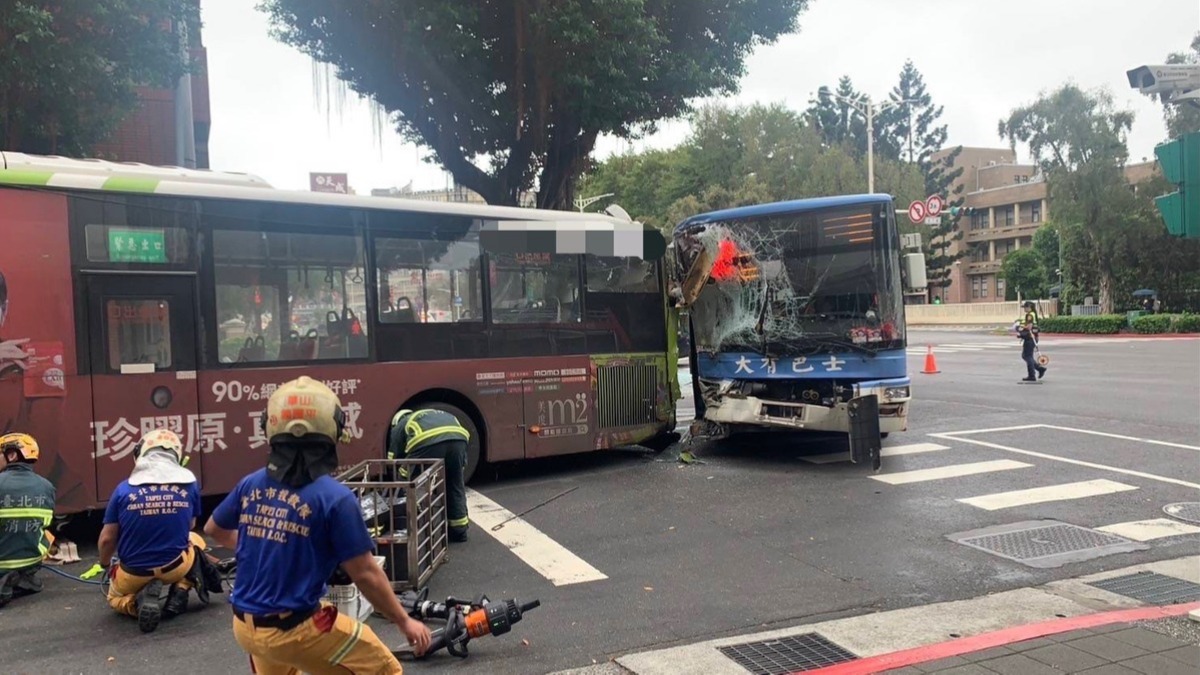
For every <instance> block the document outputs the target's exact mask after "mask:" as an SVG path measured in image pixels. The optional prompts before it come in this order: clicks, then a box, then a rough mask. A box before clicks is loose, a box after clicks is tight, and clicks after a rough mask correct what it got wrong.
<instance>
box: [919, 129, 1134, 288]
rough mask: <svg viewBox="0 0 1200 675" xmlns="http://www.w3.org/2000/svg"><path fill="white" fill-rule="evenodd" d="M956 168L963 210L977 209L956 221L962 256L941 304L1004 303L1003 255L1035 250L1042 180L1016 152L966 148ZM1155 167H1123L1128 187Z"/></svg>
mask: <svg viewBox="0 0 1200 675" xmlns="http://www.w3.org/2000/svg"><path fill="white" fill-rule="evenodd" d="M954 149H955V148H948V149H945V150H942V151H941V152H940V153H938V154H936V155H934V157H935V159H940V158H942V157H945V156H947V155H948V154H949V153H950V152H952V151H953V150H954ZM954 166H955V167H956V168H957V167H962V169H963V173H962V175H961V176H960V177H959V178H958V180H957V181H956V183H955V186H952V187H951V193H953V190H954V187H956V186H957V185H962V186H963V187H964V188H965V190H964V192H963V196H964V203H963V206H968V207H973V208H975V209H980V210H981V211H980V212H979V213H976V214H974V215H973V216H970V217H964V218H961V219H960V220H959V228H960V229H961V230H962V231H963V232H964V236H963V238H962V239H961V240H959V241H957V242H954V243H953V244H952V245H951V251H952V252H955V253H957V252H959V251H965V252H966V255H965V256H964V257H963V258H962V259H960V260H959V261H957V262H956V263H955V264H954V269H953V270H952V271H951V274H950V280H951V284H950V286H949V287H948V288H945V289H938V290H936V291H934V293H935V294H944V295H943V296H942V301H943V302H947V303H955V302H1002V301H1004V298H1005V291H1006V289H1005V287H1004V280H1003V279H1001V278H999V276H998V273H999V272H1000V265H1001V263H1002V262H1003V261H1004V256H1006V255H1008V254H1009V253H1011V252H1013V251H1016V250H1019V249H1021V248H1026V247H1029V246H1032V245H1033V233H1034V232H1036V231H1037V229H1038V228H1039V227H1041V226H1042V224H1043V223H1044V222H1045V221H1046V218H1047V215H1048V214H1049V212H1050V204H1049V201H1048V198H1049V191H1048V186H1047V183H1046V179H1045V175H1044V174H1042V172H1041V170H1040V169H1039V168H1038V166H1037V165H1035V164H1018V163H1017V161H1016V153H1015V152H1013V151H1012V150H1010V149H1008V148H971V147H964V148H963V149H962V152H961V153H960V154H959V155H958V157H956V158H955V161H954ZM1156 170H1157V169H1156V166H1155V164H1154V162H1145V163H1140V164H1130V165H1128V166H1126V168H1125V175H1126V178H1127V179H1128V180H1129V181H1130V183H1135V184H1136V183H1138V182H1140V181H1142V180H1145V179H1146V178H1149V177H1150V176H1151V175H1152V174H1153V173H1154V172H1155V171H1156Z"/></svg>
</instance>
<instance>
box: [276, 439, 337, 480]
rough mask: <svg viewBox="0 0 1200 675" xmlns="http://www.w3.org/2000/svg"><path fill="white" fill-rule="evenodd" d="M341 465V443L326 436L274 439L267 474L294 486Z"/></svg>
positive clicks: (323, 474) (314, 478) (331, 471)
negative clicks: (338, 456)
mask: <svg viewBox="0 0 1200 675" xmlns="http://www.w3.org/2000/svg"><path fill="white" fill-rule="evenodd" d="M337 465H338V458H337V446H336V445H334V444H333V443H331V442H329V439H327V438H325V437H323V436H314V437H312V438H309V437H304V438H291V437H285V438H282V439H280V440H279V441H272V442H271V452H270V454H269V455H267V475H269V476H270V477H271V478H274V479H275V480H277V481H279V482H280V483H283V484H284V485H287V486H288V487H292V488H301V487H304V486H305V485H308V484H309V483H311V482H313V481H315V480H317V479H318V478H320V477H321V476H325V475H328V474H331V473H333V472H334V471H335V470H337Z"/></svg>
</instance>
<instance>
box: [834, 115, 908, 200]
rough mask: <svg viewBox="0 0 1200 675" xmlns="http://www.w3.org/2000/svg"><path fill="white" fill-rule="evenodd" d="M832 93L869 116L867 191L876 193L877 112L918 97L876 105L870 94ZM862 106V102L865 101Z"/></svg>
mask: <svg viewBox="0 0 1200 675" xmlns="http://www.w3.org/2000/svg"><path fill="white" fill-rule="evenodd" d="M831 95H832V96H833V97H834V98H836V99H838V100H840V101H845V102H846V103H848V104H849V105H850V107H852V108H854V109H855V110H857V111H858V112H859V113H861V114H862V115H863V116H865V117H866V118H867V192H868V193H869V194H875V113H876V112H878V111H882V110H887V109H888V108H891V107H892V106H897V105H903V104H905V103H916V102H917V101H916V99H912V98H906V99H903V100H900V101H891V100H888V101H885V102H884V103H883V104H882V105H879V106H876V105H875V104H874V103H873V102H872V101H871V97H870V96H863V97H862V98H861V99H853V98H850V97H849V96H842V95H841V94H834V93H831ZM864 102H865V105H863V106H862V107H860V104H862V103H864Z"/></svg>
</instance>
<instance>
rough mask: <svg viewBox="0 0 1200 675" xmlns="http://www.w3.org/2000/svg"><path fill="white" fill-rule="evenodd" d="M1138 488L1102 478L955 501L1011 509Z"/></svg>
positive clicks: (995, 508)
mask: <svg viewBox="0 0 1200 675" xmlns="http://www.w3.org/2000/svg"><path fill="white" fill-rule="evenodd" d="M1136 489H1137V487H1135V486H1133V485H1125V484H1124V483H1118V482H1116V481H1111V480H1105V479H1103V478H1101V479H1099V480H1085V481H1081V482H1078V483H1063V484H1062V485H1047V486H1046V487H1039V488H1031V489H1028V490H1013V491H1011V492H997V493H995V494H990V495H982V496H979V497H970V498H967V499H957V500H955V501H959V502H962V503H963V504H970V505H971V506H975V507H978V508H981V509H985V510H987V511H998V510H1000V509H1010V508H1013V507H1015V506H1026V505H1028V504H1044V503H1046V502H1057V501H1065V500H1068V499H1083V498H1085V497H1097V496H1099V495H1107V494H1112V493H1114V492H1125V491H1127V490H1136Z"/></svg>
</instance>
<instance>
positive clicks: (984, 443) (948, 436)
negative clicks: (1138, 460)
mask: <svg viewBox="0 0 1200 675" xmlns="http://www.w3.org/2000/svg"><path fill="white" fill-rule="evenodd" d="M1039 426H1041V425H1038V424H1033V425H1030V426H1027V427H1013V428H1014V429H1033V428H1037V427H1039ZM992 431H1007V429H992ZM959 433H964V432H957V431H956V432H950V433H942V434H929V436H930V438H940V439H943V440H947V441H962V442H963V443H971V444H973V445H980V446H983V447H985V448H993V449H995V450H1007V451H1008V452H1015V453H1017V454H1019V455H1027V456H1029V457H1038V458H1040V459H1052V460H1054V461H1056V462H1063V463H1065V464H1074V465H1076V466H1086V467H1088V468H1091V469H1101V470H1103V471H1112V472H1113V473H1122V474H1125V475H1126V476H1137V477H1138V478H1145V479H1148V480H1155V481H1158V482H1160V483H1171V484H1172V485H1182V486H1184V487H1190V488H1195V489H1197V490H1200V485H1197V484H1196V483H1189V482H1187V481H1185V480H1179V479H1178V478H1171V477H1169V476H1158V475H1155V474H1152V473H1146V472H1144V471H1134V470H1132V469H1122V468H1120V467H1117V466H1108V465H1107V464H1097V463H1095V462H1085V461H1083V460H1081V459H1071V458H1070V457H1059V456H1058V455H1048V454H1046V453H1044V452H1034V451H1033V450H1022V449H1021V448H1014V447H1011V446H1008V445H1000V444H999V443H988V442H987V441H977V440H975V439H973V438H962V437H960V436H956V435H955V434H959ZM965 433H970V434H976V433H981V430H977V431H968V432H965Z"/></svg>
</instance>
